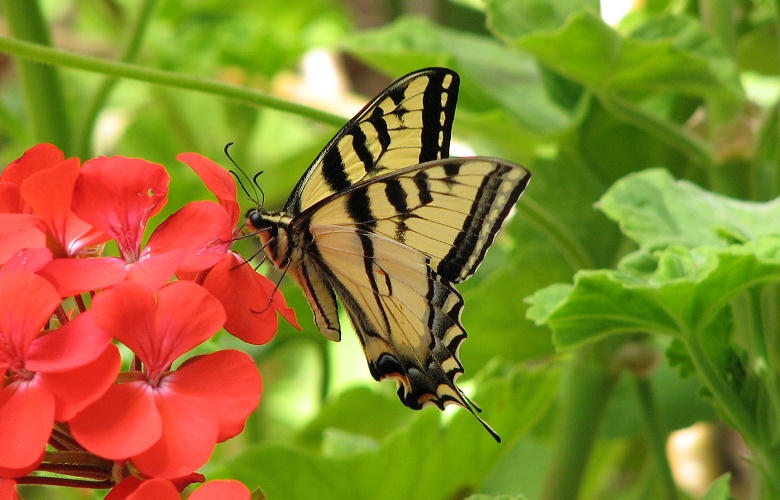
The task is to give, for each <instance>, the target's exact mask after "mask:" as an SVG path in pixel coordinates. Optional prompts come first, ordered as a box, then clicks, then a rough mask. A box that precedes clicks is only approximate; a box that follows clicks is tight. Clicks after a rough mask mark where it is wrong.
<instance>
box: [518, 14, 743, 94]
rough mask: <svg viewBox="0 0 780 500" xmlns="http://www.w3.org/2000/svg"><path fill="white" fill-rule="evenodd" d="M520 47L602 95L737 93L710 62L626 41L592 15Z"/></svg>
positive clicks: (669, 46)
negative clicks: (712, 67)
mask: <svg viewBox="0 0 780 500" xmlns="http://www.w3.org/2000/svg"><path fill="white" fill-rule="evenodd" d="M515 45H516V46H517V47H519V48H521V49H523V50H525V51H527V52H528V53H530V54H532V55H533V56H534V57H536V58H537V60H538V61H539V62H541V63H543V64H545V65H547V66H549V67H551V68H553V69H555V70H556V71H558V72H559V73H561V74H562V75H564V76H566V77H568V78H571V79H572V80H574V81H577V82H580V83H582V84H583V85H586V86H588V87H590V88H592V89H594V90H597V91H601V92H603V91H617V92H650V91H652V92H664V93H675V94H682V95H692V96H724V95H726V96H728V95H731V94H732V93H733V89H732V88H730V87H729V86H727V85H725V84H724V82H722V81H721V80H720V79H719V75H717V74H716V73H715V72H713V71H712V70H711V69H710V66H709V64H708V61H707V60H706V59H704V58H703V57H700V56H698V55H697V54H694V53H691V52H688V51H685V50H681V49H679V48H677V47H676V46H675V44H674V43H673V41H671V40H668V39H661V40H655V41H646V40H635V39H631V38H625V37H623V36H621V35H620V34H619V33H618V32H616V31H615V30H614V29H613V28H611V27H609V26H608V25H607V24H606V23H604V22H603V21H602V20H601V19H600V18H599V17H598V16H596V15H595V14H593V13H590V12H582V13H579V14H576V15H574V16H572V17H571V18H570V19H569V22H568V23H567V24H566V25H565V26H564V27H563V28H561V29H560V30H557V31H553V32H546V33H532V34H530V35H527V36H524V37H520V38H518V39H517V40H516V42H515Z"/></svg>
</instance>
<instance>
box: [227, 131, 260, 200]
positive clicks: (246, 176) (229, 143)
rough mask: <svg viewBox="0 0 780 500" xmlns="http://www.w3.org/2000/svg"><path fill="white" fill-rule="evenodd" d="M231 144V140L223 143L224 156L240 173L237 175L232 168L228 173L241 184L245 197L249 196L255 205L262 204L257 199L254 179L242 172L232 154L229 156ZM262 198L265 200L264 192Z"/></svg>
mask: <svg viewBox="0 0 780 500" xmlns="http://www.w3.org/2000/svg"><path fill="white" fill-rule="evenodd" d="M232 145H233V143H232V142H228V143H227V144H225V149H224V152H225V156H227V158H228V160H230V163H232V164H233V166H234V167H236V169H238V172H239V173H240V174H241V175H238V173H236V172H235V171H233V170H230V174H231V175H232V176H233V177H234V178H235V179H236V182H238V185H239V186H241V190H242V191H243V192H244V194H246V196H247V198H249V200H250V201H251V202H252V203H254V204H255V205H257V206H262V204H260V203H259V202H258V201H257V189H256V188H255V186H256V184H255V183H254V180H253V179H250V178H249V176H248V175H247V174H246V172H244V169H243V168H241V167H240V166H239V165H238V163H236V160H234V159H233V157H232V156H230V146H232ZM242 177H243V178H244V179H246V180H247V181H249V185H250V186H251V187H252V193H250V192H249V190H248V189H247V188H246V185H245V184H244V181H243V180H242ZM255 177H257V176H255ZM261 193H262V191H261ZM263 200H265V195H264V194H263Z"/></svg>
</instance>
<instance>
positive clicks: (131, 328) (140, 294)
mask: <svg viewBox="0 0 780 500" xmlns="http://www.w3.org/2000/svg"><path fill="white" fill-rule="evenodd" d="M90 312H91V313H92V319H93V321H94V322H95V323H96V324H97V325H98V326H99V327H100V328H102V329H103V331H106V332H110V333H111V335H112V336H113V337H114V338H115V339H117V340H118V341H120V342H122V343H123V344H124V345H126V346H127V347H129V348H130V350H131V351H133V352H134V353H135V354H136V355H137V356H138V357H139V358H140V360H141V361H142V362H143V363H144V365H147V366H148V365H150V364H153V362H154V361H155V360H156V359H157V349H158V344H159V342H158V341H157V331H156V329H157V326H156V323H155V321H156V314H157V304H156V303H155V300H154V295H153V292H152V291H151V290H149V289H148V288H145V287H144V286H142V285H139V284H137V283H133V282H127V281H126V282H123V283H120V284H118V285H116V286H115V287H113V288H112V289H110V290H106V291H104V292H102V293H99V294H98V295H97V296H96V297H95V298H94V300H93V301H92V309H91V310H90Z"/></svg>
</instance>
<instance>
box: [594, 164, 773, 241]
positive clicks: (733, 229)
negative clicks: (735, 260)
mask: <svg viewBox="0 0 780 500" xmlns="http://www.w3.org/2000/svg"><path fill="white" fill-rule="evenodd" d="M597 207H598V208H600V209H601V210H602V211H603V212H604V213H605V214H606V215H607V217H609V218H611V219H612V220H614V221H616V222H617V223H618V224H620V227H621V230H622V231H623V233H625V234H626V235H627V236H628V237H630V238H631V239H632V240H634V241H636V242H637V243H638V244H639V245H640V246H641V247H643V248H647V249H651V250H652V249H657V248H664V247H667V246H670V245H682V246H685V247H689V248H693V247H696V246H700V245H712V246H716V247H725V246H726V245H727V244H729V243H731V242H733V241H735V240H736V241H740V240H741V241H746V240H753V239H756V238H758V237H760V236H762V235H766V234H775V233H778V232H780V199H778V200H773V201H769V202H764V203H759V202H746V201H740V200H734V199H731V198H728V197H725V196H722V195H718V194H715V193H711V192H709V191H706V190H704V189H702V188H700V187H698V186H696V185H695V184H693V183H691V182H688V181H676V180H674V179H673V178H672V176H671V175H670V174H669V173H668V172H667V171H665V170H661V169H652V170H646V171H644V172H638V173H635V174H631V175H628V176H626V177H624V178H623V179H621V180H620V181H618V182H616V183H615V184H614V185H613V186H612V187H611V188H610V189H609V191H607V192H606V193H605V194H604V196H603V197H602V198H601V200H599V202H598V204H597Z"/></svg>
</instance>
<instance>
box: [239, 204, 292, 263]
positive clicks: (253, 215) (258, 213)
mask: <svg viewBox="0 0 780 500" xmlns="http://www.w3.org/2000/svg"><path fill="white" fill-rule="evenodd" d="M291 221H292V217H291V216H289V215H287V214H285V213H283V212H269V211H268V210H266V209H265V208H263V207H262V206H261V207H257V208H252V209H249V210H248V211H247V213H246V225H247V228H248V229H249V231H250V232H251V234H254V235H256V236H257V237H258V238H260V242H261V243H262V245H263V250H264V251H265V253H266V255H268V258H269V259H270V260H271V262H273V263H274V265H275V266H276V267H278V268H279V269H283V268H285V267H286V266H287V264H288V263H289V261H290V253H291V251H292V245H291V240H290V222H291Z"/></svg>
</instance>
